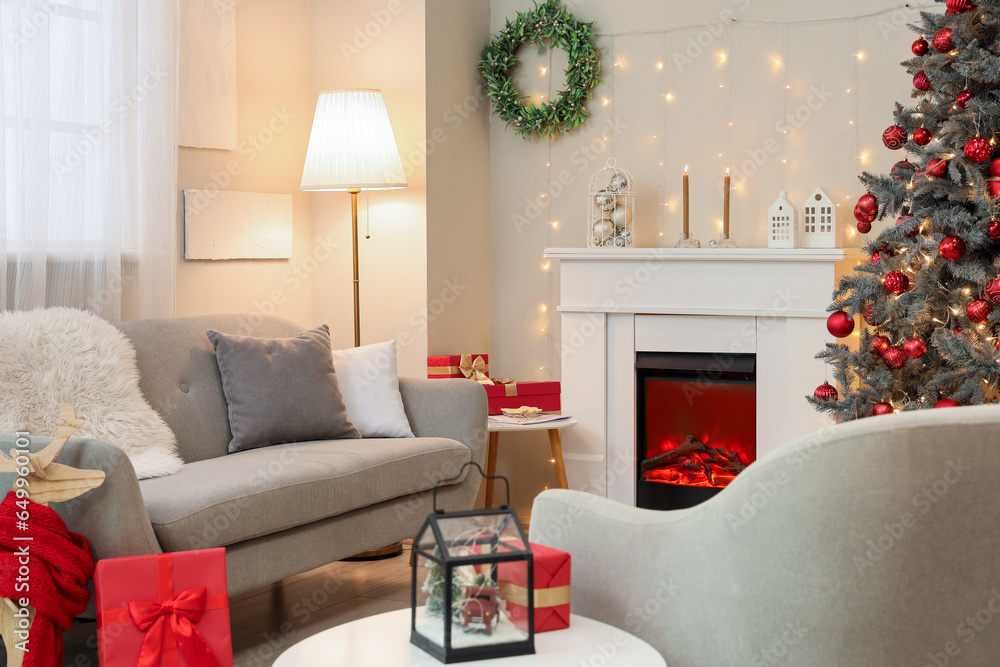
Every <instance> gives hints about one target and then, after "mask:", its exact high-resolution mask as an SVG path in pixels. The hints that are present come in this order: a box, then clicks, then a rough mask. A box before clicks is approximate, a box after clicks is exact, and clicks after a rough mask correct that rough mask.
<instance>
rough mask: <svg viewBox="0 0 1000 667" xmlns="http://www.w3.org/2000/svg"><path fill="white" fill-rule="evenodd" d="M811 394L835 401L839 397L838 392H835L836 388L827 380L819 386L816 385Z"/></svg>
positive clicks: (820, 398) (821, 398)
mask: <svg viewBox="0 0 1000 667" xmlns="http://www.w3.org/2000/svg"><path fill="white" fill-rule="evenodd" d="M813 396H815V397H816V398H818V399H819V400H821V401H836V400H837V399H838V398H840V394H839V393H837V388H836V387H834V386H833V385H832V384H830V383H829V382H824V383H823V384H821V385H820V386H818V387H816V391H814V392H813Z"/></svg>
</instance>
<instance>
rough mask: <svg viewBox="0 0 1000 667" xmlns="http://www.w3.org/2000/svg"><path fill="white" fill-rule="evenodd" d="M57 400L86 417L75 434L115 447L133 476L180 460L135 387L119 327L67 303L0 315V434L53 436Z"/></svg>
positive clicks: (129, 351) (170, 467) (155, 472)
mask: <svg viewBox="0 0 1000 667" xmlns="http://www.w3.org/2000/svg"><path fill="white" fill-rule="evenodd" d="M63 405H71V406H73V407H74V408H76V412H77V414H78V415H80V416H81V417H84V418H86V420H87V421H86V423H85V424H84V426H83V428H81V429H80V430H79V431H77V432H76V436H75V437H76V438H91V439H96V440H104V441H107V442H109V443H111V444H113V445H116V446H117V447H120V448H121V449H122V451H124V452H125V454H126V455H127V456H128V457H129V459H130V460H131V461H132V466H133V467H134V468H135V472H136V476H138V478H139V479H145V478H149V477H160V476H162V475H169V474H172V473H175V472H177V471H178V470H180V468H181V466H182V465H184V462H183V461H182V460H181V458H180V457H179V456H178V455H177V440H176V438H175V437H174V434H173V432H172V431H171V430H170V427H169V426H167V424H166V422H164V421H163V419H162V418H161V417H160V415H159V414H158V413H157V412H156V411H155V410H153V408H152V407H150V405H149V403H147V402H146V399H144V398H143V396H142V392H141V391H140V390H139V370H138V368H137V367H136V363H135V348H133V347H132V343H130V342H129V340H128V339H127V338H126V337H125V335H124V334H123V333H122V332H120V331H119V330H118V329H116V328H115V327H113V326H112V325H111V324H109V323H107V322H105V321H104V320H102V319H100V318H99V317H97V316H95V315H92V314H90V313H85V312H83V311H81V310H74V309H72V308H49V309H44V310H42V309H40V310H34V311H30V312H11V311H6V312H2V313H0V433H14V432H16V431H27V432H28V433H30V434H31V435H37V436H47V437H55V435H56V430H57V424H56V420H57V418H58V416H59V409H60V408H61V407H62V406H63Z"/></svg>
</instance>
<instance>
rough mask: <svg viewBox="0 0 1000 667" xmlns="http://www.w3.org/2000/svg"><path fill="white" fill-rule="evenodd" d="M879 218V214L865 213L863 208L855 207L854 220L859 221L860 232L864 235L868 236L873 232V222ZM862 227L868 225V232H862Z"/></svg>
mask: <svg viewBox="0 0 1000 667" xmlns="http://www.w3.org/2000/svg"><path fill="white" fill-rule="evenodd" d="M877 217H878V214H877V213H865V212H864V211H862V210H861V206H860V205H858V206H855V207H854V219H855V220H857V221H858V231H860V232H861V233H862V234H867V233H868V232H870V231H871V230H872V225H871V223H872V221H873V220H875V218H877ZM861 225H868V231H861Z"/></svg>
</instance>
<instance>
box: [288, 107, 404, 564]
mask: <svg viewBox="0 0 1000 667" xmlns="http://www.w3.org/2000/svg"><path fill="white" fill-rule="evenodd" d="M405 187H406V174H404V173H403V161H402V160H401V159H400V157H399V149H398V148H397V147H396V137H395V135H394V134H393V132H392V123H390V122H389V111H388V110H387V109H386V107H385V99H384V98H383V97H382V92H381V91H379V90H334V91H331V92H328V93H322V94H321V95H320V96H319V100H318V101H317V102H316V115H315V116H314V117H313V125H312V132H311V133H310V135H309V148H308V149H307V150H306V165H305V168H304V169H303V170H302V189H303V190H307V191H323V190H341V191H344V190H346V191H347V192H349V193H351V241H352V244H353V250H354V346H355V347H358V346H360V345H361V282H360V278H359V274H358V194H359V193H360V192H361V191H362V190H395V189H398V188H405ZM401 553H403V544H402V542H397V543H396V544H390V545H389V546H386V547H382V548H381V549H374V550H372V551H366V552H365V553H362V554H358V555H357V556H354V557H353V558H349V559H347V560H362V561H364V560H377V559H380V558H391V557H393V556H398V555H399V554H401Z"/></svg>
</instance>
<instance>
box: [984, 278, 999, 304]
mask: <svg viewBox="0 0 1000 667" xmlns="http://www.w3.org/2000/svg"><path fill="white" fill-rule="evenodd" d="M986 298H987V299H989V300H990V301H992V302H993V303H1000V278H994V279H993V280H991V281H989V282H988V283H986Z"/></svg>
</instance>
